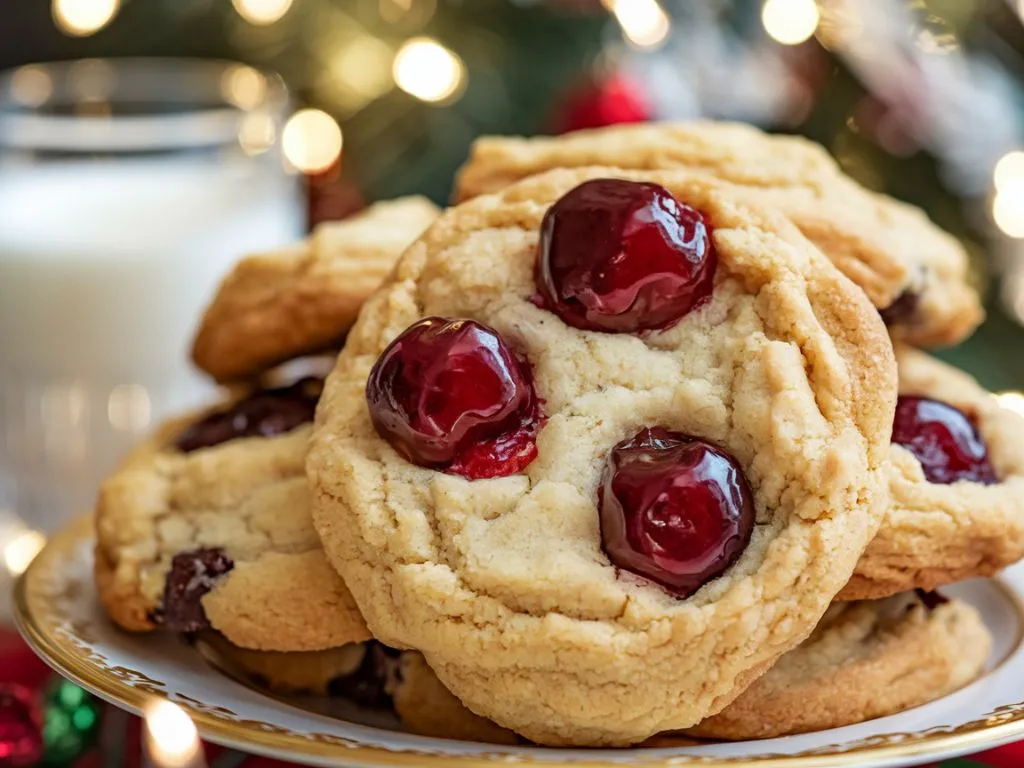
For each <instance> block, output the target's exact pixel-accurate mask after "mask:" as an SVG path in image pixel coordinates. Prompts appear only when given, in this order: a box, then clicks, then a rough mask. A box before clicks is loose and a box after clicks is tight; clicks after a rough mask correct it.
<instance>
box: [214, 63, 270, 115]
mask: <svg viewBox="0 0 1024 768" xmlns="http://www.w3.org/2000/svg"><path fill="white" fill-rule="evenodd" d="M220 92H221V95H222V96H223V97H224V98H225V99H227V100H228V101H229V102H231V103H232V104H234V105H235V106H236V107H239V108H240V109H253V108H254V107H256V106H258V105H259V104H260V103H262V101H263V99H264V97H265V96H266V95H267V79H266V78H265V77H264V76H263V75H262V74H260V73H259V72H258V71H257V70H255V69H253V68H252V67H247V66H245V65H244V64H235V65H232V66H231V67H229V68H228V69H227V70H225V72H224V74H223V75H221V80H220Z"/></svg>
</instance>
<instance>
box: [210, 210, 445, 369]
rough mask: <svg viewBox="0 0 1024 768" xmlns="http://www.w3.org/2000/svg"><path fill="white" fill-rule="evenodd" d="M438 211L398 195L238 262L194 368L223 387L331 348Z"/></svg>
mask: <svg viewBox="0 0 1024 768" xmlns="http://www.w3.org/2000/svg"><path fill="white" fill-rule="evenodd" d="M437 214H438V209H437V208H436V207H435V206H434V205H433V204H432V203H431V202H430V201H429V200H427V199H426V198H423V197H403V198H399V199H398V200H392V201H388V202H383V203H377V204H375V205H371V206H370V207H369V208H367V209H366V210H365V211H363V212H362V213H360V214H357V215H356V216H352V217H351V218H348V219H344V220H342V221H334V222H327V223H324V224H321V225H320V226H318V227H317V228H316V229H315V230H314V231H313V234H311V235H310V236H309V237H308V238H306V239H305V240H303V241H301V242H299V243H295V244H293V245H291V246H288V247H286V248H282V249H279V250H276V251H271V252H268V253H261V254H256V255H252V256H248V257H246V258H244V259H242V260H241V261H239V262H238V263H237V264H236V265H235V267H234V269H233V270H232V271H231V272H230V274H228V276H227V277H226V278H225V279H224V282H223V283H222V284H221V286H220V289H219V290H218V292H217V295H216V297H215V298H214V299H213V301H212V302H211V303H210V306H209V307H208V308H207V310H206V314H205V316H204V317H203V320H202V324H201V326H200V328H199V333H198V334H197V336H196V339H195V344H194V346H193V350H192V357H193V359H194V360H195V363H196V365H197V366H199V368H200V369H202V370H204V371H206V372H207V373H209V374H210V375H211V376H213V378H215V379H216V380H217V381H220V382H226V381H232V380H236V379H246V378H251V377H254V376H256V375H258V374H260V373H262V372H263V371H265V370H267V369H269V368H272V367H274V366H275V365H277V364H278V363H282V362H285V361H287V360H292V359H293V358H297V357H300V356H302V355H307V354H313V353H317V352H323V351H327V350H333V349H337V348H338V347H340V346H341V343H342V340H343V338H344V335H345V331H346V330H348V327H349V326H350V325H352V322H353V321H354V320H355V317H356V313H358V312H359V307H360V306H361V305H362V303H363V301H365V300H366V297H367V296H369V295H370V294H371V293H373V291H374V289H375V288H376V287H377V286H378V285H379V284H380V281H381V280H382V279H383V278H384V276H385V275H387V273H388V272H390V271H391V268H392V267H393V266H394V265H395V260H396V259H398V256H399V255H400V254H401V253H402V251H403V250H405V248H406V246H408V245H409V243H411V242H412V241H413V240H414V239H416V236H417V235H419V234H420V233H421V232H422V231H423V230H424V229H426V228H427V227H428V226H429V225H430V223H431V222H432V221H433V220H434V219H435V218H436V217H437Z"/></svg>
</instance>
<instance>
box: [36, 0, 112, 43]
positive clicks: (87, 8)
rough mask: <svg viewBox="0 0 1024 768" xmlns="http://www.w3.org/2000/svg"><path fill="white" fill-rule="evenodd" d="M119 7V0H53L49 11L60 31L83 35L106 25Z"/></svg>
mask: <svg viewBox="0 0 1024 768" xmlns="http://www.w3.org/2000/svg"><path fill="white" fill-rule="evenodd" d="M120 7H121V0H53V5H52V7H51V13H52V14H53V20H54V22H56V24H57V27H58V28H59V29H60V31H61V32H63V33H64V34H66V35H71V36H73V37H85V36H87V35H91V34H93V33H94V32H99V31H100V30H101V29H103V28H104V27H105V26H107V24H109V23H110V21H111V19H113V18H114V16H115V15H116V14H117V11H118V9H119V8H120Z"/></svg>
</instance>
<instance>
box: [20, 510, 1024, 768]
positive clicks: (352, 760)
mask: <svg viewBox="0 0 1024 768" xmlns="http://www.w3.org/2000/svg"><path fill="white" fill-rule="evenodd" d="M92 552H93V540H92V525H91V522H90V520H89V519H87V518H86V519H82V520H79V521H77V522H76V523H74V524H72V525H71V526H69V527H68V528H66V529H64V530H63V531H62V532H60V533H59V534H58V535H57V536H55V537H54V538H53V539H51V541H50V542H49V544H48V545H47V546H46V547H45V549H44V550H43V551H42V552H41V553H40V555H39V556H38V557H37V558H36V560H35V561H34V562H33V563H32V565H31V566H30V567H29V569H28V570H27V571H26V572H25V573H24V574H23V576H22V577H21V579H20V580H19V581H18V583H17V585H16V590H15V614H16V620H17V622H18V626H19V629H20V630H21V632H22V634H23V635H24V637H25V639H26V640H27V641H28V642H29V644H30V645H31V646H32V647H33V648H34V649H35V650H36V652H37V653H38V654H39V655H40V656H41V657H42V658H43V659H45V660H46V661H47V662H48V663H49V664H50V665H51V666H52V667H53V668H54V669H56V670H57V671H58V672H60V673H61V674H63V675H65V676H67V677H69V678H71V679H72V680H74V681H75V682H77V683H79V684H80V685H82V686H84V687H85V688H87V689H89V690H91V691H92V692H94V693H96V694H97V695H99V696H101V697H102V698H104V699H106V700H107V701H109V702H111V703H112V704H114V705H116V706H119V707H122V708H124V709H127V710H130V711H132V712H136V713H138V712H140V711H141V710H142V709H143V708H144V707H145V706H146V705H147V704H149V703H151V702H152V700H153V699H154V698H163V699H169V700H171V701H173V702H175V703H177V704H179V705H181V706H182V707H184V708H185V709H186V710H188V712H189V713H190V714H191V716H192V717H193V719H194V720H195V722H196V725H197V726H198V728H199V731H200V733H201V734H202V736H203V737H204V738H206V739H209V740H210V741H213V742H217V743H219V744H223V745H225V746H229V747H235V748H237V749H242V750H245V751H248V752H255V753H260V754H264V755H268V756H272V757H277V758H281V759H285V760H292V761H295V762H300V763H307V764H310V765H324V766H328V765H329V766H357V767H359V768H363V767H365V768H376V767H377V766H429V767H430V768H494V766H496V765H500V764H502V763H506V764H507V763H513V764H517V765H523V766H527V768H538V767H539V766H560V767H561V766H572V767H573V768H609V766H632V767H634V768H636V767H640V768H667V767H668V766H731V767H732V768H736V767H737V766H745V767H747V768H811V767H812V766H815V767H817V766H821V767H822V768H826V767H828V766H858V768H882V766H902V765H919V764H921V763H926V762H931V761H933V760H940V759H943V758H947V757H954V756H957V755H962V754H966V753H969V752H974V751H977V750H981V749H985V748H987V747H991V746H995V745H997V744H1002V743H1005V742H1008V741H1013V740H1016V739H1021V738H1024V687H1022V686H1021V681H1022V680H1024V643H1022V631H1024V601H1022V596H1024V563H1022V564H1020V565H1018V566H1015V567H1014V568H1011V569H1009V570H1007V571H1005V572H1004V573H1003V574H1002V575H1001V576H1000V577H999V578H998V579H992V580H983V579H974V580H971V581H967V582H964V583H962V584H957V585H955V586H953V587H950V588H949V589H948V590H945V591H948V593H949V594H951V595H954V596H956V597H958V598H961V599H963V600H966V601H968V602H970V603H972V604H973V605H975V606H976V607H977V608H978V609H979V610H980V611H981V612H982V616H983V617H984V619H985V622H986V624H987V625H988V627H989V629H990V630H991V631H992V634H993V637H994V639H995V642H994V644H993V652H992V656H991V657H990V659H989V661H988V667H987V670H986V673H985V674H984V675H983V676H982V677H981V678H980V679H979V680H977V681H975V682H974V683H972V684H971V685H969V686H967V687H966V688H963V689H961V690H959V691H957V692H956V693H953V694H950V695H949V696H946V697H944V698H942V699H940V700H939V701H936V702H932V703H931V704H927V705H925V706H922V707H917V708H915V709H912V710H908V711H906V712H902V713H900V714H898V715H893V716H891V717H885V718H879V719H877V720H872V721H869V722H866V723H860V724H858V725H853V726H847V727H845V728H835V729H832V730H827V731H818V732H816V733H810V734H803V735H799V736H789V737H786V738H779V739H767V740H762V741H745V742H733V743H725V742H722V743H707V742H704V743H700V744H695V743H694V742H692V741H691V742H686V741H683V740H674V739H673V738H672V737H660V738H657V739H654V740H652V741H651V742H649V743H648V744H646V745H644V746H640V747H634V748H632V749H619V750H610V749H601V750H593V749H592V750H580V749H545V748H541V747H533V746H526V745H524V746H499V745H491V744H479V743H471V742H462V741H451V740H446V739H431V738H425V737H421V736H415V735H412V734H408V733H404V732H402V731H401V730H400V729H399V728H398V727H397V726H395V725H394V724H393V723H389V722H385V721H382V720H381V719H380V717H379V716H377V719H376V720H375V719H374V718H373V717H372V716H369V715H367V716H365V717H364V716H362V715H360V713H358V712H355V713H352V712H349V713H347V714H345V713H341V714H339V713H338V712H328V711H326V710H324V708H323V707H322V706H319V707H318V706H316V705H315V704H311V703H310V702H309V701H308V700H307V701H303V700H301V699H281V698H274V697H271V696H269V695H265V694H264V693H262V692H260V691H259V690H258V689H255V688H252V687H249V686H246V685H244V684H242V683H240V682H238V681H237V680H235V679H233V678H231V677H230V676H228V675H227V674H223V673H220V672H213V671H211V670H212V668H211V666H210V665H209V664H208V663H207V662H206V661H205V660H204V658H203V657H202V655H200V653H199V652H198V651H197V650H196V648H194V647H192V646H190V645H188V644H186V643H184V642H182V641H181V640H179V639H178V638H176V637H174V636H171V635H168V634H149V635H131V634H127V633H124V632H121V631H119V630H118V629H117V628H115V627H114V626H113V625H112V624H111V623H110V622H109V621H108V620H107V618H106V616H105V614H104V613H103V610H102V609H101V607H100V605H99V603H98V601H97V598H96V593H95V590H94V587H93V581H92V556H93V555H92ZM321 703H322V702H321Z"/></svg>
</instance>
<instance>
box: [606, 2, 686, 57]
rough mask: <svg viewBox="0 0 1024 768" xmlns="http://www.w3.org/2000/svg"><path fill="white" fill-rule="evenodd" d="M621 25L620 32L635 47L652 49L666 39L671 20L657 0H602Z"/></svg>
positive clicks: (670, 27)
mask: <svg viewBox="0 0 1024 768" xmlns="http://www.w3.org/2000/svg"><path fill="white" fill-rule="evenodd" d="M602 1H603V3H604V6H605V8H607V9H608V10H609V11H611V12H612V14H613V15H614V16H615V20H616V21H617V22H618V23H619V26H620V27H622V34H623V35H624V36H625V38H626V40H628V41H629V42H630V43H631V44H632V45H634V46H635V47H637V48H644V49H648V50H650V49H653V48H657V47H659V46H660V45H661V44H662V43H664V42H665V40H667V39H668V33H669V31H671V29H672V22H671V20H670V19H669V17H668V14H667V13H665V10H664V9H663V8H662V7H661V6H660V5H659V4H658V0H602Z"/></svg>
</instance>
